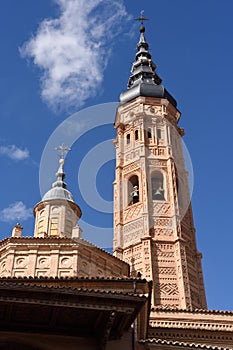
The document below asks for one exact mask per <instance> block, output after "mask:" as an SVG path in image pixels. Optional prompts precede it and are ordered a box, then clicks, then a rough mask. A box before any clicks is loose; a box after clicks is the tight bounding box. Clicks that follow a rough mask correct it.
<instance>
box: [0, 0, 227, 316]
mask: <svg viewBox="0 0 233 350" xmlns="http://www.w3.org/2000/svg"><path fill="white" fill-rule="evenodd" d="M87 3H88V4H87ZM93 3H96V4H99V5H98V6H97V7H95V8H94V9H93V10H92V11H91V12H90V8H88V7H87V6H88V5H89V6H90V5H92V4H93ZM59 4H60V6H59ZM70 4H72V5H73V6H72V9H73V10H72V11H71V10H70V9H69V5H70ZM141 6H142V2H141V1H138V0H129V1H124V2H123V1H111V2H110V3H109V2H108V1H105V0H103V1H97V0H95V1H94V0H93V1H89V2H85V1H82V0H79V1H77V0H72V1H71V0H66V1H64V0H59V1H49V0H41V1H31V0H21V1H17V0H7V1H6V0H3V1H1V4H0V40H1V60H0V62H1V64H0V77H1V79H0V105H1V112H0V120H1V127H0V161H1V177H0V238H1V239H2V238H4V237H6V236H9V235H10V233H11V228H12V226H13V225H14V224H15V223H16V221H18V219H19V220H20V222H21V224H22V225H23V226H24V235H32V234H33V225H34V220H33V217H32V208H33V207H34V205H35V204H36V203H37V202H38V201H40V198H41V197H40V186H39V169H40V160H41V156H42V153H43V150H44V148H45V146H46V143H47V141H48V140H49V138H50V136H51V134H52V133H53V132H54V130H56V129H57V128H58V127H59V125H60V124H61V123H62V122H63V121H64V120H67V118H69V117H70V116H71V115H72V114H73V113H75V112H77V111H80V110H82V109H83V108H88V107H90V106H93V105H97V104H101V103H108V102H117V101H118V97H119V94H120V93H121V92H122V91H123V90H124V89H125V88H126V85H127V80H128V77H129V72H130V68H131V64H132V61H133V60H134V55H135V48H136V43H137V41H138V25H137V24H136V23H135V22H134V21H133V20H132V18H134V17H137V16H138V15H139V13H140V11H141ZM143 8H144V10H145V15H146V16H148V17H149V18H150V21H148V22H147V23H146V38H147V41H148V42H149V45H150V50H151V53H152V57H153V60H154V61H155V62H156V64H157V66H158V74H159V75H160V76H161V77H162V78H163V84H164V85H165V87H166V88H167V89H168V90H169V91H170V92H171V93H172V94H173V95H174V96H175V98H176V99H177V101H178V108H179V110H180V111H181V112H182V118H181V120H180V126H181V127H184V128H185V136H184V141H185V144H186V146H187V147H188V150H189V153H190V156H191V159H192V163H193V168H194V192H193V196H192V203H193V211H194V220H195V227H196V229H197V240H198V248H199V250H200V251H201V252H202V253H203V269H204V277H205V285H206V292H207V299H208V306H209V308H211V309H233V300H232V288H233V276H232V271H231V268H232V246H233V223H232V216H233V215H232V212H233V204H232V198H233V186H232V172H233V158H232V150H233V147H232V146H233V138H232V128H233V121H232V108H231V102H232V100H233V85H232V81H233V65H232V61H233V45H232V37H233V26H232V12H233V3H232V1H231V0H224V1H222V2H221V4H220V3H219V2H218V1H215V0H205V1H202V0H195V1H194V0H188V1H187V0H167V1H163V2H161V1H160V2H158V1H149V0H145V1H144V2H143ZM46 19H47V21H46V22H45V20H46ZM38 28H40V29H39V31H38ZM46 33H47V36H46ZM64 33H66V34H67V33H68V34H69V35H68V36H65V43H66V45H65V46H64V45H63V44H64ZM54 35H55V36H56V42H60V43H61V45H60V46H59V45H58V47H57V48H56V50H57V51H56V50H55V48H54V42H55V39H54ZM74 38H78V40H74ZM64 52H65V54H64ZM74 67H75V68H74ZM76 67H78V68H77V69H76ZM75 69H76V71H75ZM61 82H63V83H62V84H61ZM82 118H85V113H84V115H83V116H82ZM113 120H114V115H112V116H109V120H108V121H107V123H106V125H104V126H102V127H97V128H96V129H95V130H90V131H89V132H88V133H87V134H85V135H82V136H81V137H80V139H79V140H78V142H75V143H74V144H73V146H72V152H70V153H69V154H68V156H67V159H66V164H65V169H66V173H67V179H66V181H67V183H68V188H69V189H70V190H71V191H72V193H73V195H74V197H75V199H76V201H77V202H78V204H79V205H80V207H81V208H82V211H83V220H84V221H85V222H86V223H88V224H90V225H92V226H96V227H98V228H101V227H103V226H104V229H106V228H107V230H108V231H107V232H110V234H109V236H108V238H107V239H106V235H104V236H103V237H102V236H101V235H99V231H98V230H96V233H95V231H93V230H92V231H91V230H90V232H84V237H85V238H87V239H88V240H90V241H92V242H94V243H97V244H99V245H101V246H103V247H106V246H109V245H110V244H111V236H110V235H111V229H110V228H111V225H112V216H111V214H109V213H107V212H105V213H99V212H97V211H96V210H94V209H93V208H91V207H90V205H88V203H86V202H85V200H84V199H83V198H82V196H81V193H80V191H79V189H78V185H77V184H78V169H79V164H80V163H81V162H82V159H83V158H84V157H85V155H86V154H87V153H88V152H89V151H90V150H92V148H93V147H95V144H100V143H101V142H104V141H106V140H111V139H113V138H114V130H113V128H112V125H111V124H112V123H113ZM54 157H55V164H56V153H55V151H54ZM109 157H110V158H109V159H110V160H109V161H108V162H107V163H106V164H103V166H102V167H101V169H100V170H99V171H98V173H97V189H98V192H99V193H100V195H101V196H102V197H103V198H104V199H105V200H106V201H111V200H112V186H111V183H112V181H113V179H114V171H113V170H114V162H113V160H111V156H109ZM55 170H56V169H55ZM55 170H54V171H55ZM52 177H53V174H51V173H50V171H49V170H48V179H49V182H52V181H53V178H52ZM103 179H104V180H103Z"/></svg>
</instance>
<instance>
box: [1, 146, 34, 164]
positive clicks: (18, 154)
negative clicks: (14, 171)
mask: <svg viewBox="0 0 233 350" xmlns="http://www.w3.org/2000/svg"><path fill="white" fill-rule="evenodd" d="M0 155H5V156H8V157H9V158H11V159H13V160H24V159H26V158H28V157H29V151H28V150H27V149H20V148H18V147H17V146H15V145H10V146H0Z"/></svg>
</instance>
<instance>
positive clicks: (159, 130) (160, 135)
mask: <svg viewBox="0 0 233 350" xmlns="http://www.w3.org/2000/svg"><path fill="white" fill-rule="evenodd" d="M157 137H158V139H161V138H162V133H161V129H157Z"/></svg>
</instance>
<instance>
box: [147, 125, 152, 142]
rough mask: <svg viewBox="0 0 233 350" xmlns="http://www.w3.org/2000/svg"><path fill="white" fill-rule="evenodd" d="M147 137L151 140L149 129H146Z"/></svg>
mask: <svg viewBox="0 0 233 350" xmlns="http://www.w3.org/2000/svg"><path fill="white" fill-rule="evenodd" d="M147 137H148V139H151V138H152V134H151V128H148V129H147Z"/></svg>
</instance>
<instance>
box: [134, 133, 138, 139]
mask: <svg viewBox="0 0 233 350" xmlns="http://www.w3.org/2000/svg"><path fill="white" fill-rule="evenodd" d="M134 137H135V140H136V141H137V140H138V130H135V133H134Z"/></svg>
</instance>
